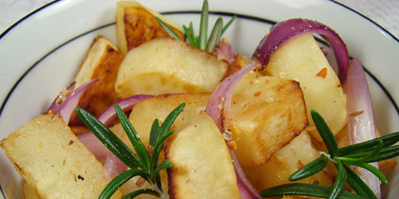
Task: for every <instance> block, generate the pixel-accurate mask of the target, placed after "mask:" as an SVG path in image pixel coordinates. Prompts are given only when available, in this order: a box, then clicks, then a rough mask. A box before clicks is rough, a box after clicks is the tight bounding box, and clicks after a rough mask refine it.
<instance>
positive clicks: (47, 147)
mask: <svg viewBox="0 0 399 199" xmlns="http://www.w3.org/2000/svg"><path fill="white" fill-rule="evenodd" d="M0 144H1V147H2V148H3V149H4V151H5V152H6V155H7V157H8V158H9V159H10V160H11V162H12V163H13V165H14V167H15V169H16V170H17V171H18V172H19V173H20V175H21V176H22V177H23V178H24V179H25V180H26V182H27V183H28V184H29V186H31V187H32V189H33V190H34V192H35V195H37V196H38V198H98V196H99V195H100V193H101V191H102V190H103V189H104V187H105V186H106V185H107V184H108V182H109V179H108V178H107V177H105V175H104V174H103V166H102V164H101V163H100V162H98V161H97V159H96V158H95V157H94V155H93V154H92V153H91V152H90V151H89V150H88V149H87V148H86V147H85V146H84V145H83V144H82V143H81V142H80V141H79V140H78V139H77V137H76V136H75V135H74V134H73V133H72V131H71V129H70V128H69V127H68V126H67V125H66V124H65V122H64V120H63V119H62V117H61V116H60V115H57V114H53V113H46V114H43V115H40V116H38V117H36V118H34V119H33V120H31V121H30V122H28V123H27V124H25V125H23V126H22V127H20V128H18V129H17V130H16V131H15V132H13V133H11V134H10V135H9V136H8V137H7V138H5V139H4V140H2V141H1V143H0ZM114 196H115V197H116V198H120V197H121V194H120V192H119V191H117V192H116V193H115V194H114Z"/></svg>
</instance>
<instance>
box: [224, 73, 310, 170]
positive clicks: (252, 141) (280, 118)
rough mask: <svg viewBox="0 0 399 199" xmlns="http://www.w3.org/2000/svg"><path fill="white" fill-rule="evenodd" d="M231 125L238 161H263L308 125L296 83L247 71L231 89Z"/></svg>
mask: <svg viewBox="0 0 399 199" xmlns="http://www.w3.org/2000/svg"><path fill="white" fill-rule="evenodd" d="M230 124H231V127H232V128H231V132H232V134H233V135H234V136H235V137H237V140H236V144H237V150H236V154H237V157H238V160H240V164H241V165H242V166H243V167H255V166H260V165H262V164H264V163H266V162H267V161H268V160H269V159H270V158H271V156H272V155H273V153H274V152H275V151H277V150H279V149H280V148H282V147H283V146H285V145H286V144H288V143H289V142H290V141H291V140H292V139H294V138H295V137H296V136H298V135H299V134H300V133H301V132H302V131H303V130H304V129H305V128H306V127H307V125H308V118H307V114H306V108H305V102H304V100H303V94H302V90H301V88H300V87H299V85H298V82H296V81H293V80H288V79H282V78H279V77H270V76H264V75H262V74H260V73H255V72H250V73H248V74H247V75H245V76H244V77H243V78H242V79H241V80H240V82H239V83H238V85H237V86H236V88H235V89H234V90H233V96H232V106H231V120H230Z"/></svg>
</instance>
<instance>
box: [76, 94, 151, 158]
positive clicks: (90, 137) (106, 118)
mask: <svg viewBox="0 0 399 199" xmlns="http://www.w3.org/2000/svg"><path fill="white" fill-rule="evenodd" d="M150 97H152V95H133V96H130V97H127V98H124V99H122V100H120V101H118V102H116V103H115V104H118V105H119V106H120V107H121V108H122V110H123V111H128V110H131V109H132V107H133V105H134V104H136V103H137V102H140V101H142V100H144V99H147V98H150ZM115 104H114V105H115ZM114 105H112V106H110V107H108V108H107V109H106V110H105V111H104V112H103V113H102V114H101V115H100V116H99V117H98V120H100V122H102V123H103V124H105V125H106V126H107V125H108V124H109V123H110V121H112V120H113V119H115V118H116V117H117V116H116V113H115V109H114ZM77 137H78V139H79V140H80V141H81V142H82V143H83V144H84V145H85V146H86V147H87V149H89V151H91V152H92V153H93V154H94V156H96V158H97V160H98V161H100V162H104V161H106V160H107V157H108V155H109V153H110V151H109V150H108V148H107V147H106V146H104V144H103V143H102V142H101V141H100V140H99V139H98V138H97V137H96V136H95V135H94V134H93V133H92V132H87V133H84V134H81V135H78V136H77ZM111 160H112V159H111Z"/></svg>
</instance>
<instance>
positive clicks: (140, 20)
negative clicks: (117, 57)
mask: <svg viewBox="0 0 399 199" xmlns="http://www.w3.org/2000/svg"><path fill="white" fill-rule="evenodd" d="M155 17H159V18H160V19H161V20H162V21H164V22H165V23H166V24H168V25H169V26H170V27H171V28H172V29H173V30H174V31H175V32H176V33H177V34H178V35H179V37H180V38H184V37H183V32H182V31H181V28H180V26H178V25H177V24H176V23H175V22H174V21H172V20H170V19H168V18H167V17H165V16H163V15H161V14H159V13H158V12H156V11H154V10H152V9H150V8H147V7H145V6H143V5H142V4H140V3H139V2H137V1H131V0H130V1H118V2H117V3H116V19H115V20H116V35H117V37H116V38H117V41H118V47H119V50H120V51H121V53H122V55H123V56H125V55H126V54H127V52H128V51H129V50H130V49H133V48H135V47H137V46H139V45H141V44H143V43H145V42H147V41H150V40H151V39H154V38H157V37H168V36H169V35H168V33H166V31H165V30H164V29H163V28H162V26H161V25H160V24H159V23H158V21H157V20H156V19H155Z"/></svg>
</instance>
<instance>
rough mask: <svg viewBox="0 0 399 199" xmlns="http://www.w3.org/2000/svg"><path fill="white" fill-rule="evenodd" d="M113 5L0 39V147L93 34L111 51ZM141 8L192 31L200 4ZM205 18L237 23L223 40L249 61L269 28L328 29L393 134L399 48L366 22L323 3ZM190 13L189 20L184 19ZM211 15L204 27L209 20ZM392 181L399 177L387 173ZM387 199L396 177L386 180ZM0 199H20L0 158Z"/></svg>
mask: <svg viewBox="0 0 399 199" xmlns="http://www.w3.org/2000/svg"><path fill="white" fill-rule="evenodd" d="M115 1H116V0H112V1H111V0H84V1H81V0H69V1H56V2H53V3H50V4H48V5H46V6H44V7H43V8H40V9H38V10H37V11H35V12H33V13H31V14H30V15H28V16H27V17H25V18H24V19H22V20H20V21H18V22H17V23H16V24H15V25H14V26H12V27H11V28H10V29H8V30H7V31H6V32H5V33H3V34H2V35H0V103H1V108H0V139H1V138H5V137H7V135H8V134H9V133H11V132H12V131H14V130H15V129H17V128H18V127H19V126H21V125H23V124H25V123H26V122H28V121H29V120H30V119H32V118H34V117H36V116H37V115H39V114H40V113H42V112H43V111H45V110H46V109H47V107H48V105H49V103H50V102H51V101H52V100H53V98H54V97H55V96H56V94H57V93H58V91H59V90H61V89H62V88H64V87H65V86H66V85H68V84H69V83H70V81H71V80H72V78H73V76H74V74H75V72H76V71H77V68H78V67H79V65H80V63H81V61H82V60H83V58H84V56H85V52H86V50H87V49H88V47H89V45H90V43H91V41H92V39H93V38H94V37H96V36H97V35H98V34H102V35H104V37H106V38H108V39H110V40H111V41H113V42H114V43H116V39H115V30H114V25H113V23H114V18H115V17H114V15H115ZM143 4H144V5H146V6H148V7H150V8H152V9H154V10H156V11H159V12H165V13H166V14H167V16H168V17H170V18H171V19H173V20H175V21H176V22H177V23H178V24H188V23H189V21H190V20H192V21H193V22H194V24H198V21H199V15H198V11H199V10H200V9H201V5H202V0H195V1H182V0H171V1H162V0H146V1H144V3H143ZM209 4H210V10H211V11H214V12H218V13H219V14H223V16H224V17H225V18H226V19H228V18H230V17H231V15H232V14H237V15H238V19H237V20H236V21H235V22H234V24H233V25H232V26H231V27H230V29H229V30H228V31H227V32H226V34H225V36H226V37H228V38H229V39H230V41H231V42H232V44H233V46H234V48H235V49H236V50H237V51H238V52H239V53H242V54H246V55H249V56H250V55H251V54H252V52H253V51H254V49H255V47H256V46H257V44H258V42H259V41H260V39H261V38H262V37H263V36H264V34H265V33H266V31H267V29H268V28H269V27H270V26H271V23H270V21H271V22H276V21H281V20H285V19H288V18H295V17H302V18H308V19H315V20H318V21H320V22H322V23H325V24H327V25H328V26H330V27H331V28H333V29H335V30H336V31H337V32H338V33H339V34H340V36H341V37H342V38H343V40H344V41H345V42H346V44H347V47H348V50H349V53H350V55H351V56H352V57H356V58H359V59H360V60H361V62H362V63H363V65H364V66H365V67H366V68H367V69H368V71H370V74H372V76H373V77H374V79H373V78H369V84H370V89H371V93H372V100H373V103H374V112H375V115H376V124H377V127H378V128H379V130H380V131H381V132H382V133H384V134H385V133H388V132H394V131H398V130H399V122H397V121H398V119H399V110H398V109H397V105H396V102H397V101H399V88H397V87H396V86H397V85H399V78H397V77H396V67H397V65H398V63H399V56H398V55H399V41H398V39H396V38H394V37H393V36H392V35H391V34H389V33H387V32H386V31H385V30H384V29H382V28H381V27H379V26H378V25H376V24H374V23H373V22H372V21H371V20H368V19H367V18H365V17H363V16H361V15H360V14H358V13H356V12H354V11H352V10H350V9H349V8H346V7H344V6H341V5H340V4H338V3H335V2H333V1H326V0H297V1H292V0H284V1H280V0H268V1H264V0H251V1H250V2H249V1H245V2H244V1H239V0H234V1H232V0H222V1H217V2H215V1H211V2H210V3H209ZM187 11H194V12H187ZM214 19H215V16H214V15H212V17H211V19H210V20H214ZM394 172H395V173H398V172H399V171H398V169H396V170H395V171H394ZM388 179H389V180H390V186H391V188H390V187H388V188H387V189H385V190H389V189H390V190H391V191H390V192H389V194H388V195H387V198H389V199H393V198H396V197H395V196H397V195H398V194H399V191H398V190H397V189H393V188H392V187H393V186H394V185H395V184H397V183H399V175H396V176H394V175H391V176H388ZM0 185H1V190H2V193H3V195H1V194H0V198H4V197H6V196H7V198H19V197H21V178H20V176H19V175H18V174H17V172H16V171H15V170H14V168H13V166H12V164H11V163H10V162H9V161H8V159H7V158H6V156H5V154H4V151H3V150H0Z"/></svg>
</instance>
